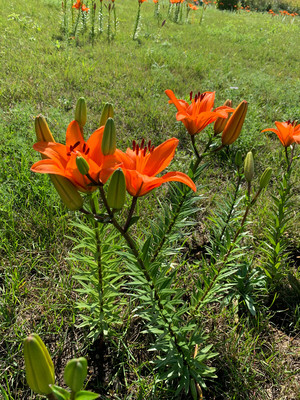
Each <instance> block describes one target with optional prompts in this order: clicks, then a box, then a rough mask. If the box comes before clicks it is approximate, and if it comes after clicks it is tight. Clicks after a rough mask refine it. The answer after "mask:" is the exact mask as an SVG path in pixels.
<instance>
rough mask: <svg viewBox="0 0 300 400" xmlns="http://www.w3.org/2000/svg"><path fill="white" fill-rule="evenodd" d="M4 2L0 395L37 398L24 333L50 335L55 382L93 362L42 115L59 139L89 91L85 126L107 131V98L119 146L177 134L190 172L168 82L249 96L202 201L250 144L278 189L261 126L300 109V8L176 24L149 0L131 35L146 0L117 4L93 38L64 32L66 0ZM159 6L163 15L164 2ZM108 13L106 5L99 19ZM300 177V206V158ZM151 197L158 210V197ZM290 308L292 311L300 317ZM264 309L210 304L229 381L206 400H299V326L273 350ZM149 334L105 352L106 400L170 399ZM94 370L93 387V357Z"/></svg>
mask: <svg viewBox="0 0 300 400" xmlns="http://www.w3.org/2000/svg"><path fill="white" fill-rule="evenodd" d="M0 2H1V5H2V7H0V10H1V11H0V37H1V39H0V40H1V47H0V54H1V57H0V70H1V72H2V74H1V78H0V117H1V119H0V135H1V142H0V154H1V159H0V182H1V186H0V196H1V197H0V198H1V207H0V232H1V245H0V252H1V263H0V296H1V297H0V337H1V340H0V392H1V390H2V391H3V397H4V398H5V393H7V398H8V399H10V400H12V399H13V400H21V399H28V398H35V397H34V395H33V394H31V393H30V390H29V389H28V388H27V385H26V382H25V375H24V371H23V369H24V364H23V358H22V340H23V338H24V337H25V336H26V335H28V334H29V333H30V332H32V331H35V332H37V333H39V334H40V335H41V336H42V337H43V339H44V340H45V342H46V343H47V346H48V347H49V349H50V352H51V354H52V355H53V357H54V359H55V361H56V364H57V366H58V367H57V375H58V376H59V379H60V380H61V374H62V371H63V366H64V363H65V361H66V359H69V358H71V357H72V356H74V355H75V354H76V355H83V354H82V352H88V351H90V353H88V354H91V355H90V359H91V360H93V356H92V349H90V348H89V347H90V346H89V342H88V341H86V340H85V336H86V332H85V331H84V329H81V330H80V329H78V328H76V324H77V322H78V321H77V310H76V309H75V301H76V299H77V296H78V294H77V292H76V291H75V289H76V282H74V281H73V280H72V278H71V277H72V267H71V264H70V263H69V262H68V257H69V253H70V251H71V248H72V243H71V241H70V240H69V239H67V237H68V236H72V235H75V234H76V232H75V231H74V228H72V225H71V220H72V219H73V214H72V213H70V212H68V211H67V210H66V209H64V208H63V206H62V205H61V204H60V201H59V199H58V196H57V195H56V193H55V191H54V189H53V188H52V186H51V185H49V182H50V181H49V180H48V177H47V176H42V175H38V174H33V173H31V172H30V171H29V169H30V166H31V165H32V164H33V163H34V162H35V161H37V160H38V158H39V157H38V155H37V154H35V152H34V151H33V150H32V144H33V143H34V141H35V133H34V117H35V116H36V115H38V114H39V113H42V114H43V115H45V116H46V117H47V121H48V123H49V126H50V128H51V131H52V133H53V134H54V136H55V138H56V140H58V141H64V140H65V131H66V127H67V125H68V123H69V122H70V121H71V120H72V119H73V115H74V108H75V104H76V100H77V98H79V97H81V96H84V97H85V99H86V101H87V105H88V122H87V127H86V132H89V133H91V132H93V131H94V130H95V129H96V128H97V127H98V123H99V118H100V114H101V109H102V106H103V104H104V103H105V102H107V101H110V102H112V103H113V104H114V109H115V122H116V126H117V136H118V147H120V148H122V149H123V150H125V148H126V146H128V145H129V144H130V143H131V141H132V140H133V139H135V140H138V141H140V140H141V139H142V138H143V137H144V138H146V139H151V140H152V142H153V143H154V144H156V145H158V144H159V143H161V142H162V141H163V140H166V139H167V138H169V137H172V136H176V137H178V138H179V139H180V145H179V152H178V157H177V161H176V160H174V164H173V166H174V168H178V169H179V170H181V171H184V168H185V164H186V162H187V160H189V158H190V156H191V148H190V144H189V138H187V136H186V133H185V131H184V129H183V127H182V125H181V124H180V123H178V122H177V121H176V119H175V108H174V107H173V106H169V105H168V99H167V97H166V95H165V94H164V90H166V89H172V90H173V91H174V92H175V94H176V95H177V97H179V98H186V99H188V96H189V92H190V91H191V90H193V91H195V92H196V91H198V90H200V91H216V106H219V105H222V104H223V103H224V101H225V100H226V99H227V98H230V99H232V100H233V103H234V106H236V105H237V104H238V103H239V102H240V101H241V100H243V99H245V100H247V101H248V102H249V111H248V115H247V118H246V122H245V125H244V128H243V131H242V134H241V136H240V138H239V139H238V141H237V142H236V143H235V144H233V145H232V147H231V148H230V149H229V151H228V152H227V153H226V152H222V153H221V154H218V155H217V156H216V157H215V159H214V161H213V168H212V169H210V170H208V171H206V172H205V173H204V174H203V177H202V182H201V183H202V184H203V187H205V190H204V189H203V192H205V196H206V198H207V200H205V202H204V204H203V205H202V207H203V209H202V211H201V213H202V215H203V216H204V217H206V216H207V215H209V214H210V211H211V209H213V208H214V207H215V206H216V205H217V204H218V203H219V201H220V199H221V198H222V197H224V193H225V192H226V190H227V188H228V187H230V182H231V181H232V180H233V179H234V176H233V173H232V171H230V166H231V165H232V160H233V159H234V155H235V151H236V149H237V148H240V149H241V150H242V152H243V155H245V154H246V153H247V152H248V151H249V150H251V149H253V151H254V154H255V162H256V173H257V175H258V176H259V175H260V173H261V172H262V171H263V170H264V169H265V167H266V166H272V167H273V169H274V174H273V178H272V182H271V187H270V193H274V191H275V187H276V182H277V181H279V180H280V179H281V176H280V171H281V164H280V161H279V157H278V155H279V154H280V153H281V147H280V144H279V141H278V140H277V138H276V137H275V135H273V134H262V133H261V130H262V129H264V128H267V127H271V126H274V121H275V120H277V121H284V120H288V119H297V118H299V115H300V114H299V112H300V109H299V92H300V80H299V53H300V43H299V40H298V39H299V33H300V17H297V18H295V19H294V20H293V21H291V19H288V18H272V16H270V15H268V14H266V13H255V12H251V13H243V12H241V13H238V14H237V13H231V12H220V11H217V10H215V9H214V8H213V7H208V9H207V10H206V11H205V13H204V19H203V21H202V24H201V25H200V24H199V13H198V12H197V13H196V15H195V18H194V19H192V18H190V21H193V23H189V24H174V23H173V22H172V21H170V20H169V19H167V21H166V23H165V24H164V26H161V23H160V24H159V26H158V24H157V21H156V20H155V18H154V16H153V12H154V6H153V4H152V3H151V2H150V0H149V1H148V2H147V3H143V4H142V7H141V14H142V21H141V22H142V24H141V29H140V32H139V36H138V40H137V41H133V40H132V33H133V26H134V21H135V17H136V13H137V1H131V0H116V11H117V18H118V27H117V34H116V36H115V37H114V39H113V40H112V41H111V42H110V43H109V42H108V41H107V36H106V31H104V32H103V34H102V35H101V36H100V37H97V38H96V40H95V44H94V46H92V44H91V42H90V41H89V38H88V35H86V36H84V37H83V36H80V35H79V36H78V38H77V39H74V40H73V39H72V40H69V41H67V40H65V38H64V35H63V34H62V33H61V26H62V12H61V2H60V1H58V0H43V1H38V0H31V1H30V2H20V1H18V0H11V1H10V2H6V3H4V1H3V0H0ZM161 3H162V5H161V9H160V10H161V14H162V20H163V19H165V18H166V15H167V2H166V1H165V2H161ZM97 4H98V3H97ZM162 20H161V21H162ZM106 22H107V20H106V14H104V27H105V26H106ZM201 135H202V134H201ZM201 135H199V137H198V138H197V142H198V143H201V141H203V142H204V139H202V137H204V136H205V134H203V135H202V137H201ZM282 164H283V162H282ZM293 180H294V181H295V186H294V192H295V204H297V202H298V203H299V183H298V182H299V168H298V170H296V169H295V171H294V176H293ZM216 187H217V190H216ZM265 196H267V197H263V198H261V199H260V200H259V203H258V207H256V209H255V211H256V213H257V214H256V215H257V216H258V219H257V220H256V219H255V218H254V216H253V220H254V222H253V227H252V228H251V229H252V234H253V235H254V239H253V240H252V239H249V240H250V241H252V243H254V245H255V243H256V240H257V238H259V237H261V235H263V230H262V225H263V224H264V222H265V221H266V220H267V218H268V206H267V200H266V199H268V200H269V199H270V195H269V194H266V195H265ZM142 204H144V205H146V206H149V204H150V206H153V204H154V200H153V196H152V197H151V196H150V197H149V199H145V200H143V202H142ZM140 209H141V212H142V213H143V212H144V211H142V206H140ZM294 214H295V215H294V219H293V221H292V228H291V230H290V231H289V235H290V240H291V243H292V245H293V249H294V251H295V254H298V255H299V248H300V241H299V235H297V234H295V232H297V231H299V227H300V223H299V222H300V221H299V211H298V208H297V207H295V212H294ZM255 221H256V222H255ZM208 225H209V223H208V222H204V224H202V225H201V226H200V227H199V230H200V233H198V232H196V233H194V235H195V236H196V238H197V234H198V235H199V236H200V240H202V241H204V242H205V241H206V237H205V236H206V235H207V234H208V233H207V232H208ZM201 230H202V231H201ZM197 239H199V238H197ZM193 240H194V237H192V239H191V242H193ZM191 247H193V243H192V244H191ZM297 252H298V253H297ZM294 268H295V274H297V271H296V267H294ZM189 273H190V272H189ZM188 277H189V275H188ZM188 277H187V278H186V277H185V279H187V281H188V280H189V278H188ZM293 306H295V302H294V303H293ZM294 308H295V316H294V319H297V318H298V320H299V311H298V314H297V310H296V307H294ZM291 309H292V310H293V307H291ZM261 312H262V315H264V316H265V318H266V321H265V322H263V321H258V322H256V324H257V325H256V326H254V327H253V326H252V325H251V324H255V323H253V322H249V318H248V319H247V318H245V320H244V316H243V317H241V318H240V320H239V323H238V324H237V325H236V324H234V317H235V313H234V312H233V311H232V310H231V309H227V310H226V311H222V310H218V309H212V310H211V315H209V316H208V317H207V329H208V330H209V331H210V332H212V341H213V342H214V343H215V346H216V350H217V351H218V352H219V353H220V357H219V358H218V359H217V360H216V363H215V365H216V366H217V369H218V373H219V376H220V379H219V380H218V382H217V384H216V383H215V382H214V381H212V382H209V385H208V389H207V393H205V395H206V396H208V397H207V398H210V399H267V398H268V393H270V390H271V389H272V390H273V391H274V393H277V394H278V393H279V390H280V387H282V386H283V387H284V388H283V389H281V390H282V392H281V393H280V396H282V397H278V396H279V395H278V396H277V397H273V398H286V399H291V400H293V399H294V397H293V396H294V395H295V393H297V378H293V377H294V376H295V374H296V362H297V361H293V357H294V359H295V360H296V356H295V354H296V351H297V350H296V348H294V347H291V348H290V353H288V352H287V351H286V347H284V345H283V344H286V342H287V340H288V338H289V337H290V336H291V335H292V334H294V335H299V330H298V331H296V333H295V332H294V331H293V329H294V328H293V325H291V326H290V329H289V331H288V333H287V334H286V336H284V337H282V341H281V343H283V344H282V346H280V344H279V345H278V346H277V347H276V346H275V345H273V344H272V343H273V342H274V340H275V339H276V340H277V339H278V335H279V333H282V332H281V330H272V329H270V326H271V323H269V319H270V315H269V313H268V312H267V311H266V310H264V309H262V310H261ZM223 313H227V314H226V317H225V316H224V314H223ZM291 320H292V318H291ZM74 324H75V325H74ZM214 327H215V328H214ZM298 329H299V326H298ZM278 332H279V333H278ZM282 335H283V333H282ZM279 336H280V335H279ZM295 337H296V338H297V336H295ZM143 340H144V339H143V335H141V334H140V332H139V331H134V330H133V328H132V326H130V327H128V329H127V330H126V332H125V333H124V341H123V343H119V347H120V348H122V350H120V352H119V353H118V354H114V355H113V356H111V358H112V360H111V361H109V360H108V361H106V366H105V368H106V374H107V375H109V372H111V371H113V373H114V374H115V375H114V374H111V375H110V376H109V377H106V381H105V383H106V384H108V387H109V390H107V391H106V394H105V395H104V397H103V398H105V399H129V398H131V399H142V398H147V399H148V398H149V399H150V398H153V399H154V398H159V399H164V398H166V399H172V398H173V397H172V393H171V392H168V390H167V388H165V387H164V386H163V385H162V384H161V383H157V382H155V380H154V377H155V374H154V372H153V370H152V366H151V364H150V363H149V359H148V358H147V357H146V356H145V353H146V352H147V350H146V347H145V344H144V343H143ZM298 342H299V340H298ZM125 344H126V346H127V347H126V348H125ZM122 346H124V347H122ZM110 350H111V352H114V350H115V348H114V347H113V346H112V347H111V349H110ZM249 354H250V355H249ZM283 360H286V363H287V364H288V368H286V363H285V362H284V361H283ZM113 363H115V364H113ZM212 363H214V361H212ZM252 365H253V366H254V368H252V367H251V366H252ZM91 371H93V372H94V373H93V374H91V376H90V379H91V386H92V388H93V389H94V390H95V391H97V385H98V386H99V384H98V383H97V379H96V378H97V365H96V364H95V363H94V364H92V366H91ZM288 379H291V382H292V383H291V385H290V386H289V385H287V384H286V382H287V381H288ZM298 383H299V382H298ZM113 393H115V395H113ZM153 393H158V394H157V395H156V396H158V397H155V396H154V395H153ZM130 396H131V397H130ZM151 396H152V397H151ZM274 396H276V395H274ZM284 396H285V397H284Z"/></svg>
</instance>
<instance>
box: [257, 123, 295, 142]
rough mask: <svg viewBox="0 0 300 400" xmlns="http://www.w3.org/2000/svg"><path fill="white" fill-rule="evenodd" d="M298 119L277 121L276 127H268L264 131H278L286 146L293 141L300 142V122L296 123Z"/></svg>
mask: <svg viewBox="0 0 300 400" xmlns="http://www.w3.org/2000/svg"><path fill="white" fill-rule="evenodd" d="M296 123H297V121H290V120H288V121H287V122H278V121H275V125H276V127H277V129H275V128H267V129H264V130H263V131H262V132H267V131H271V132H274V133H276V135H277V136H278V138H279V140H280V141H281V143H282V145H283V146H284V147H288V146H290V145H291V144H292V143H298V144H300V124H298V125H296Z"/></svg>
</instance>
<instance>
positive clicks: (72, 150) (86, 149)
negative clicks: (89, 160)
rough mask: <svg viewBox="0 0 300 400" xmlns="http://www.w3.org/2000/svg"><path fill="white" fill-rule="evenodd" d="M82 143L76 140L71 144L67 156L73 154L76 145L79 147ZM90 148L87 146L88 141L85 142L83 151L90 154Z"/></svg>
mask: <svg viewBox="0 0 300 400" xmlns="http://www.w3.org/2000/svg"><path fill="white" fill-rule="evenodd" d="M79 145H80V142H79V141H78V142H76V143H75V144H73V145H72V144H71V145H70V150H69V151H68V152H67V156H71V154H72V153H73V152H74V150H75V149H76V147H78V146H79ZM89 151H90V148H89V147H88V146H87V144H86V143H83V146H82V153H84V154H85V155H86V156H87V155H88V154H89Z"/></svg>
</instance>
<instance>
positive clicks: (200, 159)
mask: <svg viewBox="0 0 300 400" xmlns="http://www.w3.org/2000/svg"><path fill="white" fill-rule="evenodd" d="M191 140H192V144H193V148H194V152H195V154H196V157H197V159H196V161H195V164H194V165H193V167H192V173H193V175H194V174H195V173H196V171H197V168H198V167H199V164H200V162H201V161H202V160H203V158H204V157H205V156H206V155H207V150H208V149H209V147H210V145H211V142H212V138H211V137H210V138H209V140H208V142H207V144H206V146H205V149H204V151H203V153H202V154H201V155H200V154H199V152H198V150H197V148H196V144H195V137H194V135H191ZM188 193H189V190H188V189H187V190H185V192H184V194H183V196H182V199H181V201H180V203H179V204H178V206H177V209H176V211H175V214H174V216H173V218H172V220H171V221H170V224H169V226H168V228H167V230H166V232H165V234H164V236H163V238H162V239H161V241H160V243H159V244H158V245H157V247H156V249H155V251H154V253H153V256H152V257H151V260H150V263H153V262H154V261H155V260H156V257H157V256H158V254H159V253H160V251H161V249H162V247H163V245H164V244H165V242H166V240H167V237H168V235H169V234H170V233H171V231H172V229H173V227H174V225H175V223H176V221H177V218H178V217H179V214H180V210H181V207H182V206H183V204H184V202H185V200H186V196H187V194H188Z"/></svg>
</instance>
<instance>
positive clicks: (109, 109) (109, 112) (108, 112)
mask: <svg viewBox="0 0 300 400" xmlns="http://www.w3.org/2000/svg"><path fill="white" fill-rule="evenodd" d="M113 117H114V109H113V105H112V104H110V103H106V104H105V105H104V107H103V110H102V114H101V118H100V126H104V125H105V124H106V121H107V120H108V118H113Z"/></svg>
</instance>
